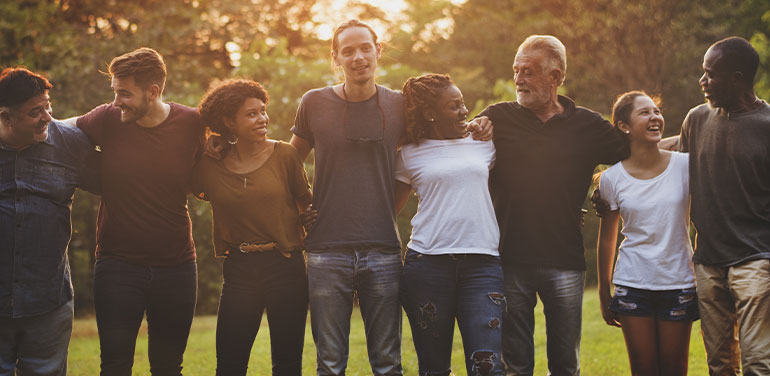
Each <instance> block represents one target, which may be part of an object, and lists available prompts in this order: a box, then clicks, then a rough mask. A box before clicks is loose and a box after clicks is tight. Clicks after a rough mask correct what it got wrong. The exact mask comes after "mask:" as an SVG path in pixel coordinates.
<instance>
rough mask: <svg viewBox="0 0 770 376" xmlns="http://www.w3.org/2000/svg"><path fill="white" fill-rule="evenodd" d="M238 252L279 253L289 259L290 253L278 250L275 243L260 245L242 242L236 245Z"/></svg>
mask: <svg viewBox="0 0 770 376" xmlns="http://www.w3.org/2000/svg"><path fill="white" fill-rule="evenodd" d="M238 250H240V251H241V253H261V252H266V251H278V252H280V253H281V255H283V257H286V258H291V252H290V251H282V250H279V249H278V243H277V242H269V243H261V244H254V243H246V242H243V243H241V244H239V245H238Z"/></svg>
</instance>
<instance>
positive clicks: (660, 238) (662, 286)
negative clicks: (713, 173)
mask: <svg viewBox="0 0 770 376" xmlns="http://www.w3.org/2000/svg"><path fill="white" fill-rule="evenodd" d="M688 165H689V162H688V157H687V154H684V153H671V160H670V161H669V163H668V166H667V167H666V170H665V171H663V172H662V173H661V174H660V175H658V176H656V177H654V178H652V179H646V180H641V179H637V178H634V177H633V176H631V175H630V174H629V173H628V172H627V171H626V169H625V168H623V165H622V164H621V163H620V162H618V163H616V164H615V165H613V166H612V167H610V168H609V169H607V170H606V171H604V173H602V178H601V182H600V186H599V188H600V191H601V195H602V198H604V199H605V200H607V202H608V203H609V204H610V208H611V209H612V210H618V209H619V210H620V217H621V218H622V219H623V229H622V230H621V232H622V234H623V236H625V239H623V242H622V243H621V244H620V250H619V251H618V261H617V264H616V265H615V274H614V275H613V278H612V283H614V284H616V285H623V286H628V287H633V288H638V289H646V290H675V289H682V288H690V287H694V286H695V272H694V269H693V264H692V246H691V245H690V237H689V231H690V193H689V192H690V187H689V176H688Z"/></svg>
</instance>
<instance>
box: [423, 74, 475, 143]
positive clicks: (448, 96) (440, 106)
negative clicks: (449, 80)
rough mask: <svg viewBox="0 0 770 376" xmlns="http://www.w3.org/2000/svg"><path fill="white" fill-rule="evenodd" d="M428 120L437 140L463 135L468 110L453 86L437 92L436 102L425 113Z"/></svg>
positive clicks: (459, 93)
mask: <svg viewBox="0 0 770 376" xmlns="http://www.w3.org/2000/svg"><path fill="white" fill-rule="evenodd" d="M426 117H427V118H428V120H430V119H433V121H432V122H431V125H432V126H433V130H434V132H435V133H436V135H437V136H438V137H439V138H456V137H460V136H463V135H465V133H466V130H465V125H466V123H465V119H466V118H467V117H468V109H467V108H466V107H465V102H464V101H463V93H462V92H460V89H458V88H457V86H455V85H449V86H447V87H446V88H444V89H443V90H441V91H440V92H439V94H438V95H437V97H436V102H435V103H434V104H433V106H431V108H430V110H429V111H426Z"/></svg>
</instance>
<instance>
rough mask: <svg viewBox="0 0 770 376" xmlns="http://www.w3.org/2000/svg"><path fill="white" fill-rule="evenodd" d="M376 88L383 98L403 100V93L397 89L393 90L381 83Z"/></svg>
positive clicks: (396, 100)
mask: <svg viewBox="0 0 770 376" xmlns="http://www.w3.org/2000/svg"><path fill="white" fill-rule="evenodd" d="M377 90H378V93H379V94H380V97H381V99H383V100H386V101H394V102H403V101H404V94H402V93H401V91H399V90H393V89H390V88H387V87H385V86H382V85H377Z"/></svg>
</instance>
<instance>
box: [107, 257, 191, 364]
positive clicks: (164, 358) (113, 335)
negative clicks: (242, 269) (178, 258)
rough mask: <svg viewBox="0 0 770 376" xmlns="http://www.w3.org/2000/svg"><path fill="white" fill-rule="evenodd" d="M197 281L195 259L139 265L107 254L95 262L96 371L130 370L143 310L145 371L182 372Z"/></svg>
mask: <svg viewBox="0 0 770 376" xmlns="http://www.w3.org/2000/svg"><path fill="white" fill-rule="evenodd" d="M197 286H198V271H197V268H196V264H195V262H194V261H191V262H189V263H184V264H180V265H175V266H164V267H160V266H141V265H133V264H128V263H125V262H123V261H119V260H116V259H110V258H102V259H99V260H97V261H96V265H95V266H94V308H95V310H96V325H97V328H98V329H99V345H100V349H101V359H102V364H101V375H104V376H130V375H131V368H132V366H133V364H134V349H135V347H136V335H137V333H138V332H139V327H140V325H141V324H142V318H143V316H144V315H145V312H146V314H147V334H148V339H147V352H148V354H147V355H148V357H149V359H150V373H151V374H153V375H164V376H165V375H173V376H177V375H181V374H182V356H183V355H184V350H185V347H186V346H187V337H188V335H189V334H190V325H191V324H192V319H193V313H195V300H196V293H197Z"/></svg>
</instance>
